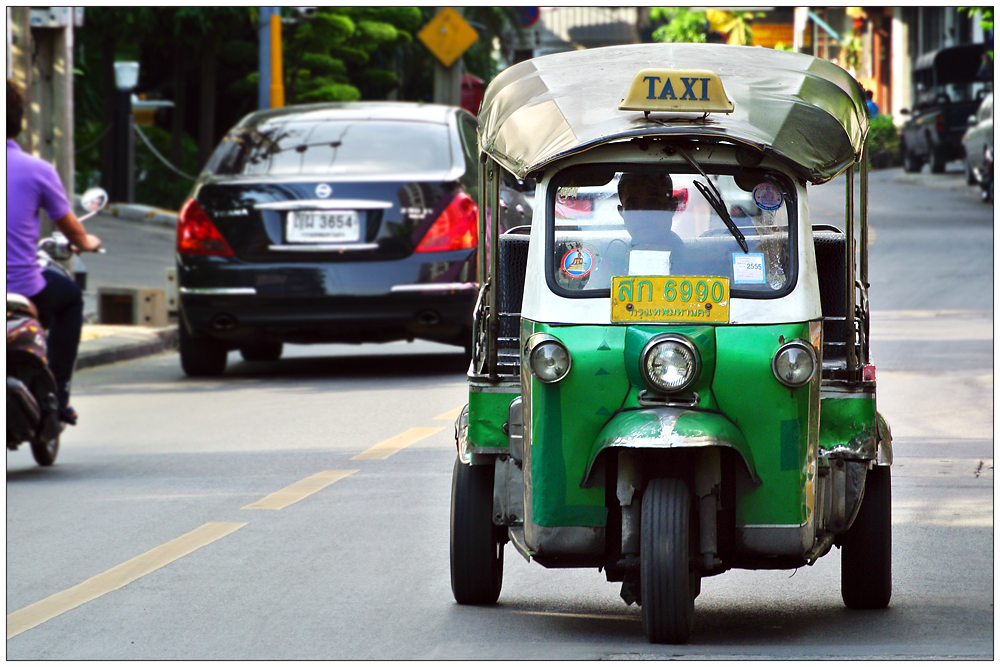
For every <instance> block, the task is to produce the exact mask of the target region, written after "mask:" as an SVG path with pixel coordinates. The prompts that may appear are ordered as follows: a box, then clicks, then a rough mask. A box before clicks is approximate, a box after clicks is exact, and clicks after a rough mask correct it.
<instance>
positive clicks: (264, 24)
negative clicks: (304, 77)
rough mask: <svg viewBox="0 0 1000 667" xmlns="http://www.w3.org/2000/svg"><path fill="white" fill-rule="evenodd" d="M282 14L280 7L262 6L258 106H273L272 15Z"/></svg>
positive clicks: (259, 39) (259, 40)
mask: <svg viewBox="0 0 1000 667" xmlns="http://www.w3.org/2000/svg"><path fill="white" fill-rule="evenodd" d="M275 13H277V14H278V15H279V16H280V15H281V8H280V7H261V8H260V24H259V25H258V26H257V41H258V44H259V51H258V53H259V56H258V61H257V62H258V68H257V70H258V72H259V73H260V77H259V78H258V80H257V108H258V109H270V108H271V15H272V14H275Z"/></svg>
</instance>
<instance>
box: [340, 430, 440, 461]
mask: <svg viewBox="0 0 1000 667" xmlns="http://www.w3.org/2000/svg"><path fill="white" fill-rule="evenodd" d="M443 430H444V427H443V426H434V427H430V428H428V427H426V426H418V427H416V428H411V429H409V430H408V431H404V432H402V433H400V434H399V435H397V436H393V437H392V438H389V439H388V440H383V441H382V442H380V443H378V444H377V445H375V446H374V447H371V448H369V449H366V450H365V451H363V452H361V453H360V454H358V455H357V456H355V457H353V458H351V460H352V461H365V460H368V459H387V458H389V457H390V456H392V455H393V454H395V453H396V452H398V451H399V450H401V449H406V448H407V447H409V446H410V445H412V444H413V443H415V442H420V441H421V440H423V439H424V438H428V437H430V436H432V435H434V434H435V433H440V432H441V431H443Z"/></svg>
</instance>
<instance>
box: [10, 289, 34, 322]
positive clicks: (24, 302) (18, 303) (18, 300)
mask: <svg viewBox="0 0 1000 667" xmlns="http://www.w3.org/2000/svg"><path fill="white" fill-rule="evenodd" d="M7 312H8V313H26V314H28V315H31V316H32V317H38V311H37V310H35V304H33V303H31V299H29V298H28V297H26V296H23V295H21V294H15V293H14V292H7Z"/></svg>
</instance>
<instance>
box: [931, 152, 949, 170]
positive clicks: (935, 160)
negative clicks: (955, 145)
mask: <svg viewBox="0 0 1000 667" xmlns="http://www.w3.org/2000/svg"><path fill="white" fill-rule="evenodd" d="M947 164H948V159H947V158H946V157H945V154H944V148H943V147H940V146H939V147H937V148H931V173H934V174H943V173H944V168H945V165H947Z"/></svg>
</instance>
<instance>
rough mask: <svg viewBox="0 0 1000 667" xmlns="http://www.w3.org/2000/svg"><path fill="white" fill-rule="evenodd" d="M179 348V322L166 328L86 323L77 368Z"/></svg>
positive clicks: (102, 364)
mask: <svg viewBox="0 0 1000 667" xmlns="http://www.w3.org/2000/svg"><path fill="white" fill-rule="evenodd" d="M176 348H177V325H176V324H173V325H170V326H167V327H162V328H152V327H137V326H123V325H111V324H85V325H83V333H82V335H81V337H80V351H79V352H78V353H77V357H76V370H77V371H81V370H83V369H85V368H93V367H95V366H105V365H107V364H113V363H116V362H119V361H128V360H129V359H138V358H140V357H148V356H150V355H153V354H159V353H160V352H166V351H168V350H173V349H176Z"/></svg>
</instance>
